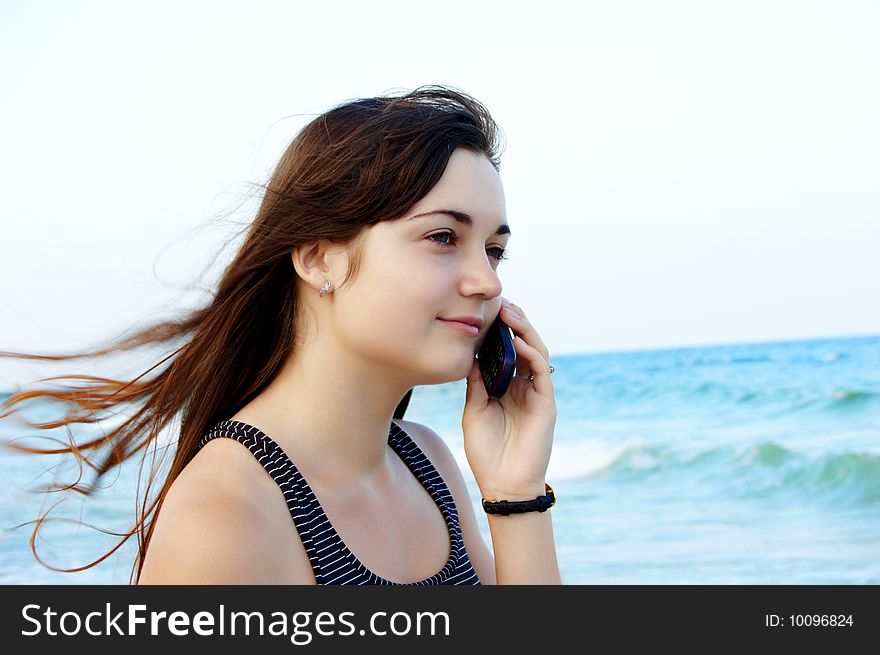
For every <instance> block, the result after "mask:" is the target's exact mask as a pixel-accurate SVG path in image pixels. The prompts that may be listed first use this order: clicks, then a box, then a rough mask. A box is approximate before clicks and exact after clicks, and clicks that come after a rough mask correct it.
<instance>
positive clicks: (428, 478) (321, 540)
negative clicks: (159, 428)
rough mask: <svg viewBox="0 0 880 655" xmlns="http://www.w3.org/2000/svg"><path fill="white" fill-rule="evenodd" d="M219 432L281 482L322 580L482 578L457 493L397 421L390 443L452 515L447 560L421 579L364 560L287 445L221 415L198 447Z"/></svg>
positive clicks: (451, 581) (467, 581)
mask: <svg viewBox="0 0 880 655" xmlns="http://www.w3.org/2000/svg"><path fill="white" fill-rule="evenodd" d="M216 437H228V438H231V439H235V440H236V441H238V442H240V443H241V444H243V445H244V446H246V447H247V448H248V450H250V451H251V453H252V454H253V455H254V457H256V459H257V461H259V462H260V464H261V465H262V466H263V468H264V469H265V470H266V472H267V473H268V474H269V475H270V476H272V479H274V480H275V482H276V483H277V484H278V486H279V487H280V488H281V491H282V493H283V494H284V498H285V500H286V501H287V507H288V509H289V510H290V515H291V517H292V518H293V522H294V524H295V525H296V530H297V532H299V536H300V539H301V540H302V543H303V546H305V549H306V553H307V554H308V556H309V561H310V562H311V564H312V569H313V571H314V573H315V579H316V581H317V583H318V584H319V585H330V584H333V585H336V584H356V585H364V584H375V585H400V586H404V585H472V584H473V585H476V584H480V580H479V578H478V577H477V573H476V571H475V570H474V567H473V565H472V564H471V561H470V558H469V557H468V554H467V550H466V549H465V546H464V541H463V539H462V536H461V528H460V526H459V522H458V511H457V510H456V507H455V502H454V501H453V499H452V494H451V493H450V492H449V489H448V488H447V486H446V483H445V482H444V481H443V478H442V477H440V474H439V473H438V472H437V469H435V468H434V466H433V464H431V462H430V460H428V458H427V457H426V456H425V454H424V453H423V452H422V450H421V449H420V448H419V447H418V446H417V445H416V443H415V442H414V441H413V440H412V438H411V437H410V436H409V435H408V434H407V433H406V432H405V431H404V430H403V429H402V428H400V427H399V426H397V425H396V424H395V423H393V422H392V423H391V428H390V430H389V432H388V443H389V444H390V445H391V447H392V448H393V449H394V451H395V452H396V453H397V454H398V455H399V456H400V458H401V459H402V460H403V461H404V463H406V465H407V466H408V467H409V469H410V471H412V473H413V475H415V476H416V478H418V480H419V482H421V484H422V486H423V487H424V488H425V489H426V490H427V491H428V493H429V494H430V495H431V498H433V499H434V502H435V503H436V504H437V507H439V508H440V511H441V512H442V514H443V518H445V519H446V526H447V528H448V531H449V539H450V544H451V550H450V553H449V559H448V560H447V562H446V565H445V566H444V567H443V568H442V569H441V570H440V571H439V572H438V573H436V574H435V575H432V576H431V577H430V578H426V579H424V580H421V581H419V582H406V583H404V582H393V581H391V580H386V579H385V578H382V577H380V576H378V575H376V574H375V573H373V572H372V571H370V570H369V569H368V568H367V567H366V566H364V565H363V564H362V563H361V561H360V560H358V558H357V557H356V556H355V555H354V553H352V552H351V551H350V550H349V549H348V546H346V545H345V543H344V542H343V541H342V539H341V538H340V536H339V534H338V533H337V532H336V529H335V528H334V527H333V525H332V524H331V523H330V521H329V519H328V518H327V515H326V514H325V513H324V510H323V509H322V508H321V505H320V503H319V502H318V499H317V497H316V496H315V494H314V493H313V492H312V490H311V488H310V487H309V485H308V483H307V482H306V480H305V478H303V476H302V474H301V473H300V472H299V470H298V469H297V468H296V466H294V464H293V462H292V461H291V460H290V458H289V457H288V456H287V454H286V453H285V452H284V451H283V450H282V449H281V447H280V446H279V445H278V444H276V443H275V442H274V441H272V439H270V438H269V437H268V435H266V434H265V433H264V432H262V431H260V430H259V429H258V428H255V427H254V426H252V425H248V424H247V423H242V422H241V421H221V422H220V423H218V424H217V425H215V426H214V427H213V428H212V429H211V430H210V431H209V432H208V433H207V434H205V435H204V436H203V437H202V438H201V439H200V440H199V444H198V448H197V450H199V449H201V448H202V446H204V445H205V444H206V443H208V441H210V440H211V439H214V438H216Z"/></svg>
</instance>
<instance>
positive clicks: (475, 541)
mask: <svg viewBox="0 0 880 655" xmlns="http://www.w3.org/2000/svg"><path fill="white" fill-rule="evenodd" d="M394 421H395V422H397V424H398V425H399V426H400V427H401V428H403V430H404V431H405V432H406V433H407V434H408V435H409V436H410V437H411V438H412V440H413V441H414V442H415V444H416V445H417V446H418V447H419V448H420V449H421V450H422V452H424V453H425V456H426V457H427V458H428V459H429V460H431V463H432V464H433V465H434V467H435V468H436V469H437V472H438V473H440V476H441V477H442V478H443V480H444V481H445V482H446V486H447V487H448V488H449V493H451V494H452V499H453V501H454V502H455V507H456V509H457V510H458V516H459V524H460V526H461V536H462V539H464V543H465V549H466V550H467V552H468V556H469V557H470V559H471V563H472V564H473V566H474V570H475V571H476V572H477V576H478V577H479V578H480V582H481V583H482V584H495V560H494V558H493V556H492V553H491V552H490V551H489V548H488V547H487V546H486V542H485V541H484V540H483V536H482V534H481V532H480V528H479V525H478V524H477V517H476V514H475V513H474V508H473V505H472V504H471V499H470V493H469V492H468V488H467V483H466V482H465V479H464V475H463V474H462V471H461V467H459V465H458V460H456V459H455V455H453V454H452V451H451V450H450V449H449V446H448V445H447V444H446V442H445V441H444V440H443V437H441V436H440V435H439V434H437V433H436V432H435V431H434V430H432V429H431V428H429V427H428V426H426V425H422V424H421V423H416V422H414V421H405V420H403V419H394Z"/></svg>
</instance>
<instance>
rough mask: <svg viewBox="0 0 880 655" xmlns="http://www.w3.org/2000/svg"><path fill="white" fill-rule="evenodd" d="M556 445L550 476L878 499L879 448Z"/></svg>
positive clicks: (637, 442)
mask: <svg viewBox="0 0 880 655" xmlns="http://www.w3.org/2000/svg"><path fill="white" fill-rule="evenodd" d="M560 451H561V452H560V453H558V461H555V462H554V459H557V452H556V446H554V453H553V455H554V457H553V458H551V466H550V468H549V469H548V477H553V478H554V479H575V478H587V477H591V476H601V477H602V479H603V480H604V481H615V482H622V483H626V482H638V483H642V482H645V481H648V480H649V479H650V480H651V482H652V484H653V483H655V482H657V483H661V484H667V483H668V484H682V485H684V484H688V485H693V484H697V485H704V486H706V488H715V489H717V490H719V491H722V492H723V493H724V494H726V495H728V494H733V495H738V496H752V497H762V496H764V495H766V494H779V493H786V494H795V495H798V496H801V497H810V496H812V497H819V496H821V497H828V498H832V497H833V498H842V499H844V500H846V501H847V502H856V503H868V504H874V503H880V454H875V453H866V452H831V453H824V454H815V453H812V454H808V453H804V452H799V451H796V450H793V449H791V448H788V447H786V446H783V445H781V444H779V443H776V442H772V441H768V442H762V443H757V444H753V445H749V446H742V445H741V444H730V445H724V446H718V447H716V448H707V449H704V450H700V451H697V452H682V451H680V450H679V449H677V448H674V447H672V446H671V445H667V444H657V443H649V442H646V441H644V440H638V439H634V440H630V441H628V442H626V443H621V444H603V443H602V442H601V441H590V442H584V443H580V444H578V443H574V444H563V445H562V447H561V448H560ZM554 463H555V464H556V468H555V470H554Z"/></svg>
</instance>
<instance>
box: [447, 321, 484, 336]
mask: <svg viewBox="0 0 880 655" xmlns="http://www.w3.org/2000/svg"><path fill="white" fill-rule="evenodd" d="M437 320H438V321H442V322H443V323H446V324H447V325H448V326H449V327H451V328H453V329H454V330H458V331H459V332H461V333H463V334H466V335H467V336H469V337H475V336H477V335H478V334H479V333H480V328H479V327H477V326H476V325H471V324H470V323H464V322H462V321H455V320H450V319H446V318H438V319H437Z"/></svg>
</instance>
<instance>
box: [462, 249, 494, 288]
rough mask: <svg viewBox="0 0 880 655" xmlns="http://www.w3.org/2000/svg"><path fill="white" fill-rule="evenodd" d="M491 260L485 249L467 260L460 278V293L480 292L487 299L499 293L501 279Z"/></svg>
mask: <svg viewBox="0 0 880 655" xmlns="http://www.w3.org/2000/svg"><path fill="white" fill-rule="evenodd" d="M491 262H492V260H491V257H490V256H489V255H487V254H486V251H485V250H482V251H481V255H478V256H476V257H474V258H471V259H469V260H468V262H467V264H466V266H465V272H464V273H463V275H462V276H461V280H460V286H461V291H462V295H465V296H470V295H473V294H480V295H482V296H485V297H486V299H488V300H491V299H494V298H497V297H498V296H500V295H501V291H502V286H501V280H500V279H499V278H498V271H497V270H496V269H495V266H493V265H492V263H491Z"/></svg>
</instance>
